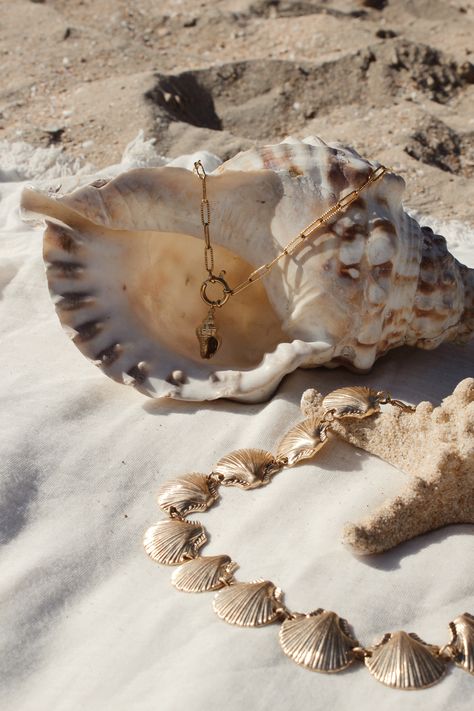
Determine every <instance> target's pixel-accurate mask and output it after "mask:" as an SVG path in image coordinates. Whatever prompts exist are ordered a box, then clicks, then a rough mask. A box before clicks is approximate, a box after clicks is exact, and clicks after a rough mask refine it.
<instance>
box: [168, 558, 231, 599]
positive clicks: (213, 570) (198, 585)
mask: <svg viewBox="0 0 474 711" xmlns="http://www.w3.org/2000/svg"><path fill="white" fill-rule="evenodd" d="M236 568H237V564H236V563H234V562H232V560H231V559H230V558H229V556H228V555H212V556H207V557H205V556H202V557H200V558H194V559H193V560H189V561H188V562H186V563H183V565H180V566H179V568H177V569H176V570H175V571H174V572H173V575H172V576H171V582H172V583H173V585H174V586H175V588H177V589H178V590H182V591H183V592H194V593H197V592H208V591H209V590H219V588H222V587H224V585H227V584H228V583H230V581H231V580H232V575H233V572H234V570H236Z"/></svg>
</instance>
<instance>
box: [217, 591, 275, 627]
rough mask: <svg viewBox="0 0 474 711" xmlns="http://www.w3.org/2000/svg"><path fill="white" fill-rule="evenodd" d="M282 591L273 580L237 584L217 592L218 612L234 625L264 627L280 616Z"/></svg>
mask: <svg viewBox="0 0 474 711" xmlns="http://www.w3.org/2000/svg"><path fill="white" fill-rule="evenodd" d="M280 597H281V590H280V589H279V588H277V587H275V585H274V584H273V583H271V582H270V581H269V580H254V581H253V582H251V583H235V584H234V585H230V586H229V587H226V588H224V589H223V590H221V591H220V592H219V593H217V595H216V597H215V599H214V604H213V607H214V611H215V612H216V614H217V615H218V616H219V617H220V618H221V620H225V621H226V622H228V623H229V624H231V625H239V626H240V627H261V626H262V625H268V624H269V623H270V622H273V621H274V620H276V618H277V617H278V616H279V614H280V611H279V601H280Z"/></svg>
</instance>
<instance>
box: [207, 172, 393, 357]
mask: <svg viewBox="0 0 474 711" xmlns="http://www.w3.org/2000/svg"><path fill="white" fill-rule="evenodd" d="M194 170H195V172H196V175H197V176H198V178H199V179H200V181H201V185H202V198H201V223H202V227H203V233H204V267H205V269H206V271H207V274H208V276H207V277H206V279H204V281H203V282H202V284H201V298H202V300H203V301H204V302H205V303H206V304H207V306H209V310H208V313H207V316H206V317H205V319H204V320H203V322H202V323H201V324H200V326H198V327H197V329H196V335H197V338H198V341H199V347H200V352H201V358H206V359H208V358H212V356H213V355H214V354H215V353H216V352H217V351H218V349H219V347H220V344H221V339H220V337H219V335H218V333H217V326H216V323H215V320H214V312H215V309H216V308H221V307H222V306H224V304H225V303H226V302H227V301H228V300H229V299H230V297H231V296H235V295H236V294H239V293H240V292H241V291H244V289H247V288H248V287H249V286H251V285H252V284H254V283H255V282H257V281H259V280H260V279H262V278H263V277H264V276H265V275H266V274H268V273H269V272H270V271H271V270H272V269H273V267H274V266H275V264H276V263H277V262H279V261H280V259H283V257H286V256H288V255H290V254H292V253H293V252H294V251H295V250H296V249H297V248H298V247H299V246H301V245H303V244H304V243H305V240H307V239H308V238H310V237H312V236H313V235H314V233H315V232H316V231H317V230H318V229H319V228H320V227H322V226H323V225H325V224H327V223H328V222H329V220H331V219H332V218H333V217H335V216H336V215H339V214H340V213H341V212H344V210H347V208H348V207H349V206H350V205H352V203H353V202H355V201H356V200H357V198H358V197H359V195H360V193H361V192H362V191H363V190H365V189H366V188H367V187H369V185H371V184H372V183H375V181H376V180H379V179H380V178H381V177H382V176H383V175H384V174H385V173H386V172H387V168H385V167H384V166H382V165H381V166H379V167H378V168H376V169H375V170H373V171H372V173H371V174H370V175H369V177H368V178H367V180H366V181H365V183H363V184H362V185H361V186H360V187H359V188H357V189H356V190H353V191H352V192H350V193H348V194H347V195H344V196H343V197H342V198H341V199H340V200H338V201H337V202H336V203H335V204H334V205H332V206H331V207H330V208H329V209H328V210H326V212H324V213H323V214H322V215H320V216H319V217H318V218H316V219H315V220H313V222H311V223H310V224H309V225H307V226H306V227H305V228H304V229H303V230H301V232H299V233H298V234H297V235H296V237H294V238H293V239H292V240H291V241H290V242H288V244H287V245H286V247H285V248H284V249H283V250H282V251H281V252H280V253H279V254H277V256H276V257H274V258H273V259H272V260H271V261H269V262H267V263H266V264H262V265H261V266H260V267H258V268H257V269H254V271H253V272H251V273H250V274H249V276H248V277H247V278H246V279H244V280H243V281H241V282H240V283H239V284H237V285H236V286H234V287H233V288H232V287H230V286H229V284H228V283H227V281H226V280H225V278H224V275H225V271H221V272H220V273H219V274H215V273H214V250H213V248H212V244H211V235H210V231H209V225H210V223H211V206H210V203H209V199H208V197H207V175H206V171H205V170H204V166H203V164H202V163H201V161H196V162H195V163H194ZM211 285H217V286H219V287H220V288H221V289H222V296H221V297H220V298H218V299H213V298H211V297H210V296H209V294H208V289H209V287H210V286H211Z"/></svg>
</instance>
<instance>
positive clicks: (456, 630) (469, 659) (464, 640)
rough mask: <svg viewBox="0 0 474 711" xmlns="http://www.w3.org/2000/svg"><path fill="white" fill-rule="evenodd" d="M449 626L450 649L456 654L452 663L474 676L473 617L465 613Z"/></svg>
mask: <svg viewBox="0 0 474 711" xmlns="http://www.w3.org/2000/svg"><path fill="white" fill-rule="evenodd" d="M449 626H450V628H451V632H452V633H453V638H452V640H451V647H452V648H453V649H454V651H455V653H456V656H455V657H454V663H455V664H457V665H458V667H461V668H462V669H465V670H466V671H468V672H470V673H471V674H474V616H473V615H470V614H469V612H465V613H464V615H460V616H459V617H456V619H455V620H454V622H450V623H449Z"/></svg>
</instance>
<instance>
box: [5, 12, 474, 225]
mask: <svg viewBox="0 0 474 711" xmlns="http://www.w3.org/2000/svg"><path fill="white" fill-rule="evenodd" d="M0 11H1V18H2V19H1V22H0V52H1V60H2V69H3V71H2V81H1V90H0V140H1V139H6V140H7V141H9V142H12V141H19V140H21V141H26V142H27V143H30V144H32V145H33V146H47V145H51V144H55V145H58V146H61V147H63V149H64V151H66V152H67V153H68V154H69V155H70V156H74V157H77V158H80V159H81V160H83V161H86V162H89V163H92V164H93V165H94V166H96V167H97V168H101V167H104V166H106V165H110V164H111V163H114V162H118V161H119V159H120V156H121V155H122V152H123V149H124V147H125V146H126V145H127V144H128V143H129V142H130V141H131V140H132V139H133V138H134V137H135V136H136V135H137V132H138V131H139V129H143V130H144V132H145V137H146V138H150V137H153V138H155V139H156V147H157V149H158V151H159V153H161V154H163V155H168V156H176V155H180V154H182V153H187V152H193V151H195V150H198V149H207V150H210V151H213V152H214V153H216V154H217V155H219V156H220V157H221V158H223V159H226V158H228V157H230V156H232V155H233V154H235V153H236V152H237V151H239V150H241V149H245V148H247V147H249V146H251V145H253V144H255V143H260V144H262V143H274V142H278V141H280V140H281V139H283V138H284V137H285V136H287V135H289V134H291V135H294V136H297V137H304V136H307V135H311V134H316V135H319V136H321V137H322V138H323V139H324V140H341V141H344V142H346V143H348V144H350V145H351V146H353V147H355V148H356V149H357V150H358V151H359V152H360V153H361V154H362V155H364V156H366V157H368V158H374V159H378V160H380V161H381V162H383V163H385V164H387V165H389V166H390V167H392V168H394V169H395V170H397V171H398V172H399V173H400V174H401V175H403V177H404V178H405V179H406V181H407V192H406V202H407V204H408V205H409V206H410V207H413V208H415V209H417V210H418V211H421V212H424V213H429V214H431V215H433V216H435V217H438V218H440V219H444V220H447V219H452V218H458V219H461V220H465V221H466V220H467V221H469V222H471V223H472V222H474V215H473V212H472V207H471V206H472V203H473V200H474V181H470V180H469V178H470V177H471V176H472V174H473V172H474V141H473V136H474V65H473V63H472V62H473V61H474V59H473V57H474V55H473V51H474V44H473V41H472V37H473V36H474V2H472V0H467V1H466V0H453V1H451V2H447V1H446V0H397V1H395V0H388V2H383V1H379V0H353V1H352V2H351V1H350V0H334V1H333V0H327V1H324V0H320V1H319V2H314V1H312V0H294V1H290V0H280V1H278V0H237V1H236V2H231V1H229V0H218V1H215V2H210V1H209V0H208V1H207V2H196V1H195V0H182V1H180V0H162V1H160V2H156V0H155V1H153V0H137V1H136V2H133V3H127V2H122V1H121V0H118V1H117V0H45V1H44V2H38V1H36V2H33V1H32V0H19V1H17V2H5V0H2V1H1V2H0Z"/></svg>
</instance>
